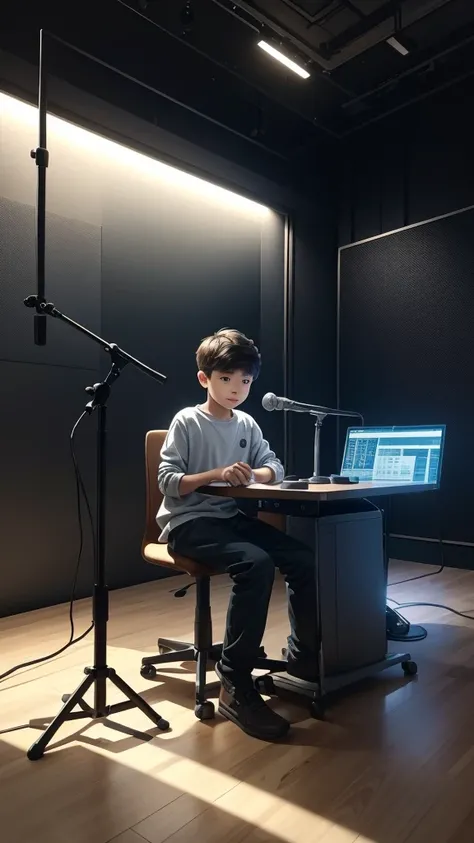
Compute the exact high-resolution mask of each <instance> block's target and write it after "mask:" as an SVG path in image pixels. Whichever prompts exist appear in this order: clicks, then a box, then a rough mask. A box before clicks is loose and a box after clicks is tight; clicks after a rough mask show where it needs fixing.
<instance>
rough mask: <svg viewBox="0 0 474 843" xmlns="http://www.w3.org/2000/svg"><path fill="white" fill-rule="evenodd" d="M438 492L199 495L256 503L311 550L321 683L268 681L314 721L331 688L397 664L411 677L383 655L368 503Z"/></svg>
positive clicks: (379, 543) (376, 527) (327, 489)
mask: <svg viewBox="0 0 474 843" xmlns="http://www.w3.org/2000/svg"><path fill="white" fill-rule="evenodd" d="M437 488H438V487H437V485H435V484H426V483H417V484H413V483H410V484H405V483H385V482H373V483H357V484H351V485H347V486H346V485H344V486H343V485H339V484H329V485H311V486H310V487H309V489H308V490H305V489H282V488H281V486H279V485H273V486H267V485H264V484H259V483H255V484H252V485H251V486H236V487H234V486H218V485H211V486H206V487H204V488H203V489H201V490H200V491H202V492H204V493H205V494H208V495H218V496H224V497H233V498H236V499H253V500H255V501H258V502H259V508H260V509H264V510H265V509H266V511H268V510H269V509H274V511H276V512H278V513H280V514H281V515H286V516H289V517H288V523H289V529H288V532H289V533H290V534H292V535H294V536H295V537H296V538H299V539H300V540H302V541H305V543H306V544H308V545H309V546H311V548H312V549H313V552H314V559H315V585H316V593H317V617H318V634H317V637H318V640H317V641H316V642H315V644H316V652H317V654H318V665H317V668H318V670H317V672H318V677H319V679H318V682H317V683H308V682H301V681H299V680H296V679H293V678H291V677H289V676H288V675H287V674H277V675H275V676H274V677H273V684H274V685H275V686H277V687H278V688H285V689H287V690H291V691H293V692H296V693H300V694H303V695H304V696H306V697H309V698H310V699H311V709H312V712H313V714H314V715H315V716H320V714H321V712H322V705H323V702H324V697H325V695H326V694H327V693H330V692H331V691H334V690H337V689H339V688H342V687H344V686H348V685H351V684H353V683H355V682H358V681H360V680H361V679H364V678H367V677H369V676H372V675H373V674H375V673H378V672H380V671H382V670H386V669H387V668H389V667H393V666H394V665H398V664H401V665H402V668H403V670H404V672H405V674H406V675H414V673H416V665H415V664H414V662H412V661H411V656H410V654H409V653H407V652H401V653H400V652H399V653H387V648H386V643H387V641H386V568H385V564H384V547H383V520H382V513H381V511H380V510H379V509H378V508H377V507H376V506H375V504H372V503H371V502H370V499H372V498H377V497H388V496H391V495H400V494H414V493H420V492H429V491H434V490H435V489H437ZM333 502H334V504H335V506H331V503H333ZM344 502H347V506H345V505H344ZM292 525H293V528H292ZM267 682H268V680H267ZM270 685H271V683H270ZM270 685H268V684H267V685H266V686H263V687H267V689H269V688H270Z"/></svg>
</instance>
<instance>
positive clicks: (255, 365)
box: [196, 328, 261, 380]
mask: <svg viewBox="0 0 474 843" xmlns="http://www.w3.org/2000/svg"><path fill="white" fill-rule="evenodd" d="M196 362H197V367H198V369H199V371H200V372H204V374H205V375H206V376H207V377H208V378H210V377H211V374H212V372H216V371H217V372H235V371H237V370H242V371H243V372H245V374H246V375H251V376H252V377H253V379H254V380H255V379H256V378H258V375H259V373H260V365H261V358H260V354H259V351H258V348H257V346H256V345H255V343H254V342H253V340H250V339H249V338H248V337H246V336H245V334H242V333H241V332H240V331H236V330H234V329H232V328H222V329H221V330H220V331H217V332H216V333H215V334H212V336H210V337H206V338H205V339H204V340H203V341H202V342H201V345H200V346H199V348H198V350H197V352H196Z"/></svg>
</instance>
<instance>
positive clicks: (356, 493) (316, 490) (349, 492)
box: [200, 481, 438, 501]
mask: <svg viewBox="0 0 474 843" xmlns="http://www.w3.org/2000/svg"><path fill="white" fill-rule="evenodd" d="M437 488H438V486H437V485H436V484H435V483H391V482H382V481H374V482H372V483H354V484H351V485H349V486H346V485H339V484H336V483H330V484H328V485H326V484H325V485H310V486H309V489H282V488H281V486H280V485H274V486H266V485H264V484H263V483H252V485H251V486H217V485H211V486H203V488H202V489H200V491H201V492H204V494H206V495H223V496H224V497H227V498H254V499H255V498H256V499H260V500H262V499H266V500H270V499H272V498H273V499H275V498H280V499H286V500H290V499H293V500H314V501H316V500H320V501H327V500H341V499H343V498H373V497H382V496H383V495H386V496H389V495H402V494H405V495H406V494H413V493H414V492H432V491H435V490H436V489H437Z"/></svg>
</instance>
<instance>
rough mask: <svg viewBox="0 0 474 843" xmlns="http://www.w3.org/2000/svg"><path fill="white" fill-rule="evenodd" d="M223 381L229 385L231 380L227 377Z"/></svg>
mask: <svg viewBox="0 0 474 843" xmlns="http://www.w3.org/2000/svg"><path fill="white" fill-rule="evenodd" d="M221 381H224V383H229V381H230V378H227V377H222V378H221Z"/></svg>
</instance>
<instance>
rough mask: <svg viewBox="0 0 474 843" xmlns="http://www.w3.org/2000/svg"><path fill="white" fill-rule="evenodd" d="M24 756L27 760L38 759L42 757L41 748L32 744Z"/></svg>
mask: <svg viewBox="0 0 474 843" xmlns="http://www.w3.org/2000/svg"><path fill="white" fill-rule="evenodd" d="M26 757H27V758H28V760H29V761H39V759H40V758H42V757H43V750H42V749H40V747H39V746H36V744H33V746H30V748H29V750H28V752H27V753H26Z"/></svg>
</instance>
